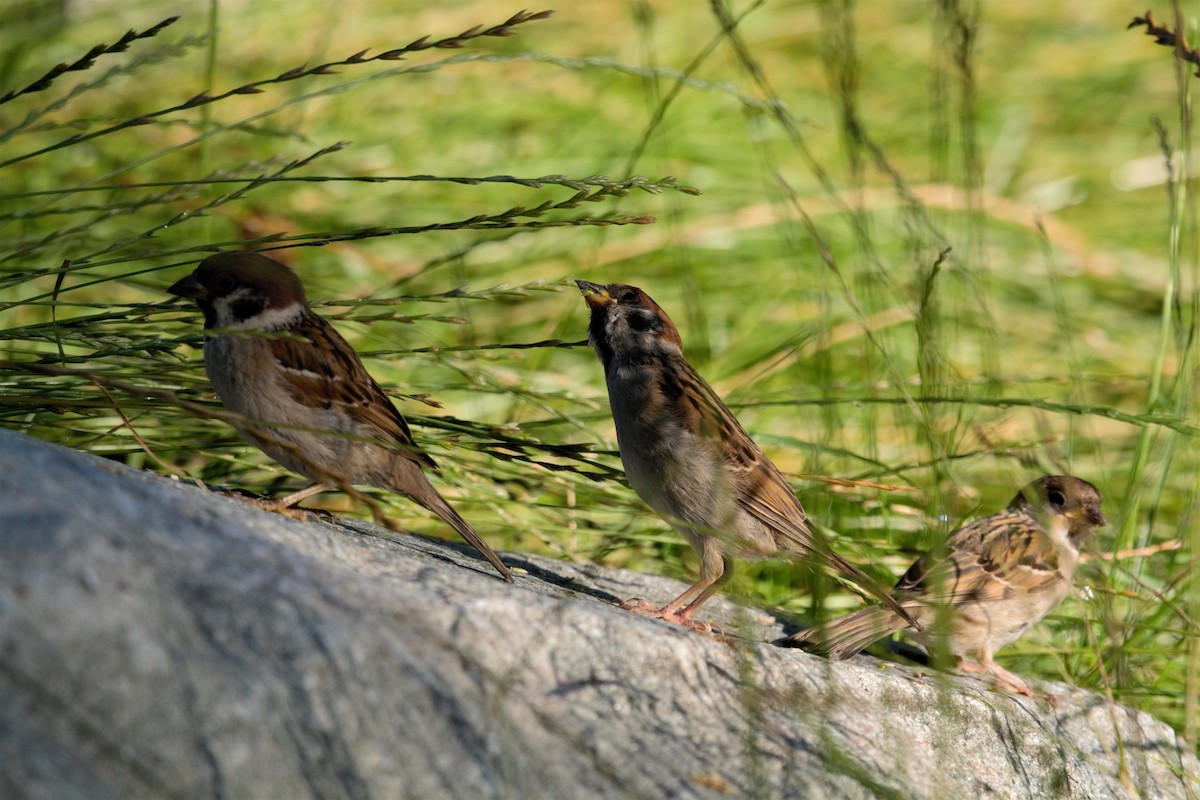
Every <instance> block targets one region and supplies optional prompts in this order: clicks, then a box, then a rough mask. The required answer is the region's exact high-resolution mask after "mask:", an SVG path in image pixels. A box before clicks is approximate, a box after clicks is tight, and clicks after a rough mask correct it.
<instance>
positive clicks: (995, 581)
mask: <svg viewBox="0 0 1200 800" xmlns="http://www.w3.org/2000/svg"><path fill="white" fill-rule="evenodd" d="M946 547H947V548H948V550H949V553H948V555H947V558H946V560H945V561H944V562H938V561H935V560H934V556H935V555H936V551H935V552H933V553H927V554H926V555H924V556H922V557H921V558H920V559H918V560H917V562H916V563H914V564H913V565H912V566H911V567H910V568H909V570H908V571H907V572H906V573H904V576H903V577H902V578H900V581H899V582H898V583H897V584H896V591H897V593H899V594H909V595H916V596H924V597H926V598H929V599H937V596H941V595H943V589H942V588H941V587H939V586H938V585H937V583H940V582H942V581H944V582H945V587H946V588H945V592H946V593H947V594H946V595H945V600H943V602H949V603H953V604H955V605H960V604H964V603H973V602H991V601H996V600H1005V599H1008V598H1010V597H1012V596H1013V595H1014V594H1015V593H1023V594H1037V593H1040V592H1043V591H1046V590H1048V589H1050V588H1052V587H1054V586H1055V585H1057V582H1058V577H1059V573H1058V553H1057V551H1055V549H1054V545H1053V543H1052V542H1051V541H1050V539H1049V537H1048V536H1046V535H1045V534H1043V533H1042V532H1041V530H1039V529H1038V527H1037V525H1036V524H1035V523H1034V522H1033V520H1032V519H1030V517H1029V516H1028V515H1026V514H1022V513H1020V512H1017V511H1003V512H1001V513H999V514H996V515H995V516H992V517H988V518H986V519H981V520H978V521H976V522H973V523H971V524H970V525H966V526H964V527H962V528H960V529H959V530H957V531H955V532H954V534H953V535H951V537H950V538H949V539H948V540H947V542H946ZM942 569H945V570H946V571H945V572H944V573H943V574H942V575H940V576H939V575H938V573H939V572H940V571H941V570H942Z"/></svg>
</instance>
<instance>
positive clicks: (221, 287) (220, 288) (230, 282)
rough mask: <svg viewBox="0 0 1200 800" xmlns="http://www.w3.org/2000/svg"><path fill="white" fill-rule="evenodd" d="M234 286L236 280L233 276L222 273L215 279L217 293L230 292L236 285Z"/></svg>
mask: <svg viewBox="0 0 1200 800" xmlns="http://www.w3.org/2000/svg"><path fill="white" fill-rule="evenodd" d="M236 286H237V281H235V280H234V279H233V278H231V277H230V276H228V275H222V276H221V277H220V278H218V279H217V292H218V294H222V295H226V294H229V293H230V292H232V291H233V290H234V287H236Z"/></svg>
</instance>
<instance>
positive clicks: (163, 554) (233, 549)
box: [0, 431, 1200, 798]
mask: <svg viewBox="0 0 1200 800" xmlns="http://www.w3.org/2000/svg"><path fill="white" fill-rule="evenodd" d="M485 534H486V531H485ZM507 560H508V561H509V563H510V564H512V565H514V566H516V567H519V568H522V571H521V574H519V576H518V578H517V583H516V585H515V586H510V585H507V584H505V583H503V582H501V581H500V580H499V579H497V578H496V576H495V575H494V574H493V573H492V572H491V569H490V567H488V565H487V564H485V563H482V562H480V561H478V560H476V559H474V558H473V557H472V556H471V555H470V554H469V551H468V550H467V549H466V548H465V546H461V547H460V546H459V545H458V543H457V542H454V543H451V542H444V541H440V540H429V539H425V538H422V537H417V536H403V535H401V536H397V535H395V534H392V533H390V532H387V531H383V530H381V529H379V528H377V527H375V526H372V525H368V524H365V523H362V522H358V521H341V522H338V523H336V524H332V523H327V522H320V523H310V524H303V523H300V522H296V521H294V520H290V519H286V518H283V517H279V516H275V515H270V514H266V513H263V512H260V511H257V510H255V509H252V508H250V507H248V506H246V505H245V504H243V503H239V502H237V501H236V500H231V499H229V498H226V497H222V496H217V495H213V494H210V493H208V492H205V491H204V490H202V489H198V488H195V487H192V486H187V485H183V484H181V483H180V482H178V481H171V480H168V479H165V478H162V477H159V476H156V475H152V474H149V473H143V472H137V471H135V470H131V469H127V468H125V467H123V466H119V465H115V464H113V463H110V462H107V461H104V460H102V459H99V458H96V457H93V456H90V455H85V454H81V453H77V452H74V451H70V450H66V449H63V448H60V447H57V446H54V445H49V444H46V443H43V442H39V441H37V440H34V439H30V438H27V437H23V436H20V435H18V434H14V433H11V432H6V431H0V708H2V709H3V710H2V711H0V796H4V797H31V798H38V797H46V798H69V797H88V798H98V797H130V796H163V797H203V796H212V797H308V796H313V797H385V798H403V797H412V798H433V797H463V798H465V797H472V798H493V797H495V798H499V797H538V798H576V797H579V798H583V797H587V798H594V797H622V798H624V797H629V798H634V797H638V798H640V797H645V798H666V797H714V798H717V797H756V796H757V797H837V798H841V797H846V798H865V797H875V796H895V797H929V798H945V797H978V796H996V797H1016V796H1021V797H1079V798H1084V797H1086V798H1104V797H1133V796H1136V795H1141V796H1142V797H1187V796H1188V792H1189V787H1190V791H1192V792H1193V793H1194V792H1195V791H1196V783H1195V780H1196V778H1195V776H1196V775H1198V774H1200V766H1198V764H1197V761H1196V758H1195V756H1194V754H1192V753H1190V752H1189V751H1188V750H1187V747H1186V745H1185V744H1184V743H1183V742H1182V740H1180V739H1179V738H1178V737H1177V736H1176V735H1175V733H1174V732H1173V731H1172V730H1171V729H1170V728H1168V727H1167V726H1166V725H1164V724H1162V723H1161V722H1158V721H1156V720H1154V719H1153V718H1151V717H1149V716H1147V715H1146V714H1143V713H1140V712H1137V711H1133V710H1131V709H1128V708H1124V707H1120V706H1110V705H1109V704H1107V703H1106V702H1105V700H1104V699H1103V698H1101V697H1099V696H1097V695H1094V694H1091V693H1088V692H1082V691H1076V690H1071V689H1069V688H1067V687H1054V690H1055V691H1056V692H1057V693H1059V694H1060V695H1061V696H1062V699H1061V701H1060V703H1059V705H1058V706H1057V708H1052V707H1050V706H1049V705H1048V704H1046V703H1044V702H1039V701H1033V700H1028V699H1023V698H1021V699H1018V698H1012V697H1009V696H1007V695H1002V694H997V693H995V692H992V691H989V690H988V689H987V687H986V686H985V685H984V684H982V683H979V682H977V681H974V680H971V679H966V678H962V679H959V678H953V679H949V678H944V677H941V678H934V677H930V676H923V675H921V674H919V673H917V672H914V671H912V670H908V669H906V668H903V667H899V666H895V665H883V664H882V663H881V662H878V661H876V660H874V659H871V658H867V657H860V658H858V659H854V660H852V661H849V662H845V663H830V662H827V661H825V660H823V659H820V658H817V657H814V656H810V655H808V654H806V653H802V652H798V651H795V650H783V649H779V648H776V647H773V646H770V645H767V644H763V643H762V642H763V641H764V640H769V639H772V638H774V637H776V636H778V635H779V634H780V632H781V629H780V626H779V624H778V622H777V621H776V620H775V619H773V618H771V617H770V616H769V615H766V614H764V613H762V612H758V611H750V610H746V609H742V608H738V607H736V606H734V605H732V604H730V603H727V602H725V601H724V600H722V599H720V598H718V599H717V600H715V601H713V602H712V603H711V606H712V608H711V611H712V612H713V615H714V616H715V617H717V618H719V619H723V620H724V621H725V622H726V623H727V624H728V625H729V626H730V628H731V629H732V630H734V631H736V633H735V634H734V635H732V636H731V637H730V638H729V640H728V641H718V640H717V639H714V638H709V637H706V636H702V635H699V634H695V633H690V632H687V631H684V630H681V629H678V628H675V627H673V626H670V625H667V624H665V623H661V622H656V621H650V620H645V619H640V618H638V617H635V616H633V615H631V614H628V613H626V612H623V611H621V610H620V609H618V608H615V607H614V606H613V605H612V602H613V601H614V600H615V599H617V598H622V597H626V596H630V595H635V594H640V595H643V596H648V597H652V598H666V597H669V596H671V595H672V594H673V593H674V592H676V591H678V590H679V589H681V588H682V587H681V586H680V585H678V584H676V583H674V582H672V581H668V580H664V579H658V578H651V577H648V576H644V575H637V574H634V573H629V572H624V571H620V570H611V569H603V568H600V567H595V566H591V565H586V564H569V563H564V562H559V561H552V560H550V559H545V558H537V557H529V556H520V555H510V556H507ZM1114 726H1116V731H1114ZM1117 731H1119V732H1117ZM1122 759H1123V763H1124V771H1122V769H1121V768H1120V767H1119V766H1118V765H1119V764H1120V763H1122ZM1181 774H1182V775H1184V776H1185V777H1180V775H1181ZM1186 776H1190V777H1186Z"/></svg>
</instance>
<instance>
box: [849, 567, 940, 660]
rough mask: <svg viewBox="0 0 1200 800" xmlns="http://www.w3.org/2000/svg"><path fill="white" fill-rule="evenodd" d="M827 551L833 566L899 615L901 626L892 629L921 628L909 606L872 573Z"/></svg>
mask: <svg viewBox="0 0 1200 800" xmlns="http://www.w3.org/2000/svg"><path fill="white" fill-rule="evenodd" d="M827 552H828V556H829V561H830V562H831V563H832V564H833V566H835V567H837V569H839V570H841V571H842V572H843V573H845V574H847V575H849V576H850V577H852V578H853V579H854V582H855V583H857V584H858V585H859V586H860V587H862V588H863V589H865V590H866V591H868V592H870V593H871V595H873V596H874V597H876V598H877V599H879V600H881V601H882V602H883V604H884V605H886V606H887V607H888V610H889V611H890V612H891V613H893V614H897V615H899V617H900V619H898V620H896V621H897V622H899V623H901V624H900V627H898V628H893V629H892V630H893V631H898V630H900V628H903V627H905V626H908V625H911V626H912V627H914V628H916V629H917V630H920V629H921V625H920V624H919V623H918V622H917V621H916V619H914V618H913V616H912V612H910V611H909V610H908V609H907V608H905V607H904V606H903V605H902V604H901V603H900V601H899V600H897V599H896V598H895V597H894V596H893V595H892V593H891V591H890V590H889V589H887V588H886V587H884V586H882V585H881V584H880V583H879V581H877V580H875V579H874V578H872V577H871V576H870V575H868V574H867V573H865V572H863V571H862V570H861V569H859V568H858V567H856V566H854V565H853V564H851V563H850V562H849V561H847V560H846V559H844V558H842V557H841V556H839V555H838V554H837V553H834V552H832V551H827ZM880 610H883V609H880ZM888 633H891V631H888ZM867 644H870V642H867ZM863 647H866V645H863ZM861 649H862V648H861V647H860V648H859V650H861ZM856 652H857V651H856ZM851 655H854V654H853V653H851Z"/></svg>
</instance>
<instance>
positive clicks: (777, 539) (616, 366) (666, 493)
mask: <svg viewBox="0 0 1200 800" xmlns="http://www.w3.org/2000/svg"><path fill="white" fill-rule="evenodd" d="M575 283H576V284H577V285H578V286H579V290H580V292H582V293H583V297H584V299H585V300H586V302H587V304H588V306H589V308H590V310H591V319H590V322H589V325H588V341H589V342H590V344H591V346H592V348H593V349H594V350H595V351H596V354H597V355H598V356H599V358H600V362H601V363H602V364H603V365H604V377H605V381H606V383H607V384H608V399H609V405H610V406H611V408H612V415H613V421H614V422H615V423H616V429H617V445H618V448H619V450H620V453H621V463H622V464H623V465H624V467H625V476H626V478H628V480H629V484H630V485H631V486H632V487H633V489H634V491H636V492H637V493H638V495H639V496H640V497H641V498H642V500H643V501H645V503H646V504H647V505H648V506H650V507H651V508H652V509H654V510H655V511H657V512H658V513H659V514H661V515H663V516H664V517H666V518H667V521H668V522H670V524H671V525H672V526H673V527H674V528H675V529H676V530H677V531H679V533H681V534H682V535H683V537H684V538H685V539H686V540H687V541H688V543H689V544H690V545H691V546H692V548H693V549H694V550H695V551H696V553H697V554H698V555H699V557H700V577H699V580H697V581H696V582H695V583H694V584H693V585H692V586H691V587H689V588H688V589H687V590H686V591H684V592H683V593H682V594H680V595H679V596H678V597H676V598H675V599H674V600H671V601H670V602H669V603H667V604H666V605H664V606H656V605H654V604H651V603H648V602H647V601H645V600H642V599H639V598H634V599H631V600H629V601H627V602H625V603H624V604H623V607H624V608H627V609H629V610H631V611H634V612H636V613H638V614H642V615H643V616H647V617H652V618H656V619H663V620H666V621H668V622H674V623H678V624H680V625H684V626H688V627H692V628H695V629H698V630H709V629H710V626H709V625H708V624H706V623H698V622H695V620H694V617H695V614H696V611H697V609H699V608H700V606H701V605H703V603H704V602H705V601H706V600H708V598H709V597H711V596H712V595H713V593H714V592H716V591H717V589H718V588H719V587H720V586H721V584H722V583H724V582H725V581H726V580H728V579H729V576H730V572H731V569H732V561H731V559H732V558H733V557H734V556H738V557H742V558H749V559H759V558H767V557H770V556H773V555H776V554H780V553H782V554H785V555H791V556H793V557H797V556H798V557H805V556H815V557H816V558H817V559H819V560H822V561H824V562H825V564H827V565H828V566H830V567H832V568H833V569H835V570H837V571H840V572H841V573H842V574H843V575H845V576H847V577H849V578H850V579H851V580H853V581H854V582H855V583H857V584H859V585H860V586H861V587H863V588H864V589H866V590H867V591H869V592H871V593H872V594H874V595H875V596H877V597H879V598H880V599H881V600H883V602H885V603H888V604H889V605H891V606H893V607H894V608H895V611H896V613H897V614H900V615H901V616H907V612H906V611H905V610H904V609H903V608H901V607H900V606H899V604H898V603H896V601H894V600H892V598H891V596H890V595H889V594H888V592H887V589H886V588H884V587H883V586H881V585H879V584H878V583H876V582H875V581H874V580H873V579H871V578H870V577H869V576H867V575H866V574H865V573H863V572H862V571H861V570H859V569H858V568H857V567H855V566H854V565H853V564H851V563H850V562H848V561H846V560H845V559H843V558H842V557H841V556H839V555H837V554H836V553H834V552H832V551H831V550H830V549H829V548H828V546H827V545H826V544H825V542H824V541H823V539H821V538H820V537H818V536H816V535H815V534H814V532H813V531H812V529H811V528H810V527H809V525H808V521H807V517H806V515H805V513H804V508H803V507H802V506H801V505H800V501H799V500H797V499H796V496H795V495H794V494H793V493H792V490H791V487H789V486H788V483H787V481H786V480H785V479H784V477H783V475H782V474H781V473H780V472H779V470H778V468H776V466H775V465H774V464H772V463H771V461H770V460H769V459H768V458H767V457H766V456H765V455H763V452H762V450H760V449H759V448H758V445H756V444H755V443H754V441H753V440H752V439H751V438H750V436H749V435H748V434H747V433H746V431H745V430H743V429H742V426H741V425H740V424H738V421H737V419H736V418H735V417H734V416H733V413H732V412H731V411H730V410H729V409H728V408H727V407H726V406H725V404H724V403H723V402H721V398H719V397H718V396H717V394H716V392H714V391H713V390H712V387H710V386H709V385H708V384H707V383H705V382H704V379H703V378H701V377H700V376H699V375H698V374H697V373H696V370H694V369H693V368H692V366H691V365H690V364H689V363H688V362H687V359H685V358H684V355H683V341H682V339H681V338H680V336H679V330H678V329H677V328H676V327H675V324H674V323H673V322H671V319H670V318H669V317H668V316H667V314H666V312H664V311H663V310H662V308H661V307H659V305H658V304H657V303H655V302H654V301H653V300H652V299H650V296H649V295H647V294H646V293H645V292H644V291H642V290H641V289H638V288H637V287H635V286H626V285H624V284H619V283H614V284H609V285H607V286H601V285H599V284H595V283H590V282H588V281H575Z"/></svg>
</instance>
